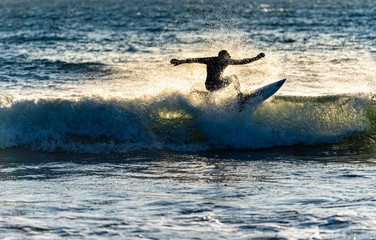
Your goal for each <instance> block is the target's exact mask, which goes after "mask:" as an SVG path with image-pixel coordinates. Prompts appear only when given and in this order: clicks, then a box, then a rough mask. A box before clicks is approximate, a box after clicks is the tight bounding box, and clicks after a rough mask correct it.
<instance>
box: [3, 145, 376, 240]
mask: <svg viewBox="0 0 376 240" xmlns="http://www.w3.org/2000/svg"><path fill="white" fill-rule="evenodd" d="M307 150H308V151H309V152H308V151H307ZM360 156H361V157H363V158H364V160H363V161H362V160H359V158H360ZM368 157H369V156H367V154H358V155H357V156H356V157H354V155H353V154H352V153H350V152H336V151H334V150H333V148H332V147H331V146H321V147H312V148H308V149H307V147H304V148H302V147H294V148H284V149H274V150H264V151H254V152H234V151H217V152H205V153H172V152H166V151H151V152H145V151H143V152H135V153H130V154H121V155H106V156H98V155H77V154H63V153H62V154H44V153H37V152H29V151H25V150H22V149H14V150H6V151H3V152H2V159H1V162H2V164H1V173H0V174H1V175H0V176H1V181H2V184H1V187H0V188H1V191H2V198H1V205H2V207H1V209H0V211H1V222H0V223H1V227H0V236H1V237H2V238H5V239H7V238H9V239H22V238H31V239H42V238H49V239H60V238H69V239H72V238H73V239H76V238H89V239H102V238H113V239H118V238H121V239H138V238H141V239H252V238H260V237H262V238H277V239H333V238H337V239H338V238H341V239H372V238H374V237H375V236H376V225H375V221H374V219H375V213H374V212H373V210H372V209H374V208H375V204H376V199H375V195H374V192H375V189H376V184H375V178H376V174H375V170H376V167H375V166H376V165H375V159H373V158H368ZM26 159H27V160H26Z"/></svg>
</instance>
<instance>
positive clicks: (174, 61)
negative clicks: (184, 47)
mask: <svg viewBox="0 0 376 240" xmlns="http://www.w3.org/2000/svg"><path fill="white" fill-rule="evenodd" d="M170 63H171V64H174V66H177V65H179V64H181V61H179V60H177V59H175V58H173V59H171V61H170Z"/></svg>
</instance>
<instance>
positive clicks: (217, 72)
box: [170, 50, 265, 94]
mask: <svg viewBox="0 0 376 240" xmlns="http://www.w3.org/2000/svg"><path fill="white" fill-rule="evenodd" d="M263 57H265V54H264V53H260V54H258V55H257V56H256V57H253V58H244V59H242V60H235V59H232V58H231V56H230V54H229V53H228V52H227V51H226V50H222V51H220V52H219V53H218V57H207V58H188V59H184V60H178V59H171V61H170V63H171V64H174V66H177V65H180V64H183V63H202V64H206V71H207V76H206V81H205V87H206V89H207V90H208V91H215V90H219V89H222V88H225V87H227V86H228V85H230V84H231V83H234V87H235V90H236V91H237V92H238V94H242V93H241V92H240V83H239V79H238V77H237V76H236V75H232V76H228V77H223V71H224V70H225V69H226V67H227V66H228V65H242V64H247V63H251V62H254V61H256V60H259V59H261V58H263Z"/></svg>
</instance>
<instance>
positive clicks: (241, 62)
mask: <svg viewBox="0 0 376 240" xmlns="http://www.w3.org/2000/svg"><path fill="white" fill-rule="evenodd" d="M263 57H265V54H264V53H260V54H259V55H257V56H256V57H253V58H244V59H242V60H234V59H231V61H230V64H231V65H242V64H247V63H251V62H254V61H256V60H259V59H261V58H263Z"/></svg>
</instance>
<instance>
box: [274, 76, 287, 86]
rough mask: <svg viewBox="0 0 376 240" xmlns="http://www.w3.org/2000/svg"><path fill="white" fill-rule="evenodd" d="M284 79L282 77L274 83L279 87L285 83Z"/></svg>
mask: <svg viewBox="0 0 376 240" xmlns="http://www.w3.org/2000/svg"><path fill="white" fill-rule="evenodd" d="M285 81H286V78H285V79H282V80H281V81H278V82H277V83H276V85H277V86H278V87H281V86H282V85H283V84H284V83H285Z"/></svg>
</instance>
